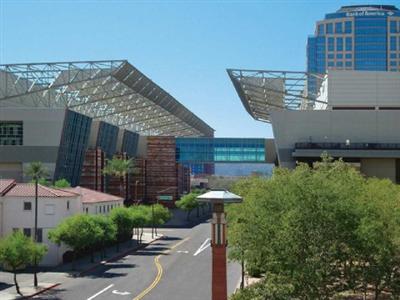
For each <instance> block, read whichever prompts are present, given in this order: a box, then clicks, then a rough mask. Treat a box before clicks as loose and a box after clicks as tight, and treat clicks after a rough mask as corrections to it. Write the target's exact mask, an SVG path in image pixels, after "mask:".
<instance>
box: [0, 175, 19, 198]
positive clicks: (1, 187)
mask: <svg viewBox="0 0 400 300" xmlns="http://www.w3.org/2000/svg"><path fill="white" fill-rule="evenodd" d="M15 184H16V181H15V180H14V179H0V196H4V195H5V194H6V193H7V192H8V191H9V190H10V189H11V188H12V187H13V186H14V185H15Z"/></svg>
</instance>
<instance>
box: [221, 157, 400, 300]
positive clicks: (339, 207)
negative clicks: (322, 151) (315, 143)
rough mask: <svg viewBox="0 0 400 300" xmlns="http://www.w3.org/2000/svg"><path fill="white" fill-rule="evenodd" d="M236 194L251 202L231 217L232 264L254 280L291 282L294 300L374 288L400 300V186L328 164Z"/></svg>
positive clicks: (252, 184)
mask: <svg viewBox="0 0 400 300" xmlns="http://www.w3.org/2000/svg"><path fill="white" fill-rule="evenodd" d="M233 191H234V192H235V193H237V194H239V195H241V196H242V197H243V198H244V201H243V203H241V204H238V205H232V206H230V207H228V209H227V210H228V214H227V218H228V226H229V227H228V238H229V245H230V247H232V250H233V251H231V252H232V253H231V254H230V257H231V258H232V259H235V260H240V259H241V257H242V255H243V256H244V259H245V263H246V268H247V271H248V272H249V273H255V274H264V276H265V278H268V277H271V276H272V277H273V276H275V278H277V277H276V276H278V277H279V278H283V282H284V283H285V284H289V285H290V286H291V289H290V296H288V297H287V298H288V299H290V298H298V299H332V297H335V296H337V295H338V294H340V293H341V292H343V291H349V290H355V291H356V292H358V293H362V292H363V293H365V294H366V293H367V287H370V286H373V287H374V289H375V299H378V297H379V296H380V294H381V293H382V291H383V290H385V291H390V292H391V293H392V295H393V296H394V297H398V296H399V295H400V293H399V288H400V285H399V282H400V280H399V268H398V266H399V265H400V264H399V257H400V243H399V241H400V215H399V213H400V202H399V199H400V191H399V187H398V186H396V185H394V184H393V183H391V182H389V181H385V180H378V179H366V178H365V177H363V176H362V175H361V174H360V173H359V172H358V171H356V170H355V169H354V168H352V167H351V166H349V165H347V164H345V163H344V162H343V161H341V160H337V161H333V160H332V159H331V158H329V157H327V156H324V157H322V161H321V162H319V163H316V164H315V165H314V166H313V167H312V168H311V167H309V166H307V165H304V164H300V165H299V166H298V167H297V168H296V169H295V170H287V169H280V168H276V169H275V170H274V174H273V176H272V177H271V178H270V179H264V178H257V177H255V178H249V179H245V180H242V181H240V182H238V183H236V184H235V186H234V188H233ZM263 282H264V283H261V285H264V287H265V285H266V284H267V283H266V281H265V280H264V281H263ZM268 284H269V285H271V284H272V285H271V286H273V285H274V283H273V282H272V283H271V282H269V283H268ZM276 284H278V283H276ZM278 287H279V285H277V288H278ZM249 289H251V288H249ZM258 292H259V293H261V295H262V296H263V297H264V298H261V299H275V298H272V297H271V296H270V295H269V294H268V293H267V290H266V289H264V288H262V289H258ZM249 299H251V298H249ZM254 299H258V298H254ZM276 299H279V298H276Z"/></svg>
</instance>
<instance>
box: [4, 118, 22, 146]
mask: <svg viewBox="0 0 400 300" xmlns="http://www.w3.org/2000/svg"><path fill="white" fill-rule="evenodd" d="M22 142H23V127H22V122H20V121H19V122H16V121H2V122H0V145H22Z"/></svg>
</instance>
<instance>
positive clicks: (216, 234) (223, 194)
mask: <svg viewBox="0 0 400 300" xmlns="http://www.w3.org/2000/svg"><path fill="white" fill-rule="evenodd" d="M196 199H197V201H199V202H207V203H211V204H212V213H213V217H212V223H211V248H212V287H211V295H212V297H211V299H212V300H227V299H228V292H227V284H226V246H227V239H226V219H225V212H224V204H225V203H240V202H242V201H243V199H242V198H241V197H240V196H238V195H235V194H233V193H231V192H228V191H227V190H211V191H209V192H207V193H205V194H202V195H200V196H198V197H197V198H196Z"/></svg>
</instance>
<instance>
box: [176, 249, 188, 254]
mask: <svg viewBox="0 0 400 300" xmlns="http://www.w3.org/2000/svg"><path fill="white" fill-rule="evenodd" d="M176 252H178V253H185V254H187V253H189V251H186V250H179V251H176Z"/></svg>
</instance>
